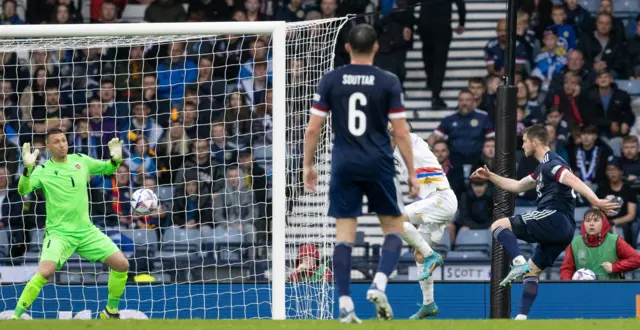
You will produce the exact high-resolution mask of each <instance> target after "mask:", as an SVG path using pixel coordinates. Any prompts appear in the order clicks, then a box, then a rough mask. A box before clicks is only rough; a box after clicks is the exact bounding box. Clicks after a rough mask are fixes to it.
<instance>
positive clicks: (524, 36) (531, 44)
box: [516, 10, 540, 65]
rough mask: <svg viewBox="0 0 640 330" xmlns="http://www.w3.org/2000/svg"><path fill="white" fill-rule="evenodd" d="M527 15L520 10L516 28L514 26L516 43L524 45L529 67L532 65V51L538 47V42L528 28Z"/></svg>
mask: <svg viewBox="0 0 640 330" xmlns="http://www.w3.org/2000/svg"><path fill="white" fill-rule="evenodd" d="M530 18H531V17H529V14H528V13H526V12H524V11H522V10H520V11H518V14H517V22H518V23H517V26H516V36H517V37H516V42H519V43H521V44H522V45H524V49H525V53H526V54H527V60H528V61H529V65H532V64H533V54H534V51H535V50H536V49H538V48H540V46H539V45H538V44H539V43H540V42H539V41H538V39H536V33H535V31H533V30H532V29H531V28H530Z"/></svg>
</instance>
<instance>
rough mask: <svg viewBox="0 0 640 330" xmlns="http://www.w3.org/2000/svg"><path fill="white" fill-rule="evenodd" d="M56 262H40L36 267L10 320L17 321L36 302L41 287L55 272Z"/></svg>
mask: <svg viewBox="0 0 640 330" xmlns="http://www.w3.org/2000/svg"><path fill="white" fill-rule="evenodd" d="M56 266H57V264H56V262H54V261H48V260H46V261H42V262H40V264H39V265H38V271H37V272H36V274H35V275H34V276H33V277H32V278H31V280H29V282H28V283H27V285H25V287H24V290H22V294H21V295H20V299H18V305H17V306H16V308H15V310H14V311H13V315H12V316H11V318H12V319H19V318H20V317H21V316H22V314H24V312H25V311H26V310H27V309H28V308H29V306H31V304H33V302H34V301H35V300H36V298H37V297H38V295H39V294H40V291H41V290H42V287H43V286H44V285H45V284H46V283H47V279H48V278H49V277H51V276H52V275H53V273H55V271H56Z"/></svg>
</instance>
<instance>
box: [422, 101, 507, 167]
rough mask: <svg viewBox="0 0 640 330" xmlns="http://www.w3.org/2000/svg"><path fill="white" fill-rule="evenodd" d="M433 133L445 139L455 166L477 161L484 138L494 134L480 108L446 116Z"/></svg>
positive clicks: (491, 125)
mask: <svg viewBox="0 0 640 330" xmlns="http://www.w3.org/2000/svg"><path fill="white" fill-rule="evenodd" d="M434 133H435V134H436V135H439V136H441V137H442V138H444V139H446V140H447V143H448V144H449V150H450V151H451V156H452V159H454V160H455V162H457V164H454V165H456V166H458V165H460V164H475V163H477V162H478V160H480V157H481V156H482V145H483V144H484V140H485V139H487V138H492V137H494V136H495V132H494V131H493V124H492V123H491V120H490V119H489V116H488V115H487V113H486V112H484V111H481V110H475V111H473V112H470V113H468V114H464V115H463V114H461V113H460V112H456V113H454V114H452V115H450V116H447V117H445V118H444V119H443V120H442V121H441V122H440V125H439V126H438V128H437V129H436V130H435V131H434Z"/></svg>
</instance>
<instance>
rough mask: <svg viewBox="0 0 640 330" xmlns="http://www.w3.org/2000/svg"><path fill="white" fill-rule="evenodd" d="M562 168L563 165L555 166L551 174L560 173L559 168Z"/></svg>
mask: <svg viewBox="0 0 640 330" xmlns="http://www.w3.org/2000/svg"><path fill="white" fill-rule="evenodd" d="M561 168H562V165H556V166H554V167H553V169H552V170H551V174H553V175H556V173H558V170H560V169H561Z"/></svg>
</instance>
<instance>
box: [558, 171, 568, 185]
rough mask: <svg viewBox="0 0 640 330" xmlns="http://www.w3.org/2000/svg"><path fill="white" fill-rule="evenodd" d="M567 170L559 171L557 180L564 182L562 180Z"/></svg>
mask: <svg viewBox="0 0 640 330" xmlns="http://www.w3.org/2000/svg"><path fill="white" fill-rule="evenodd" d="M567 172H569V171H567V170H564V171H562V173H560V177H559V178H558V182H560V183H562V184H564V182H562V180H564V176H565V175H566V174H567Z"/></svg>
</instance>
